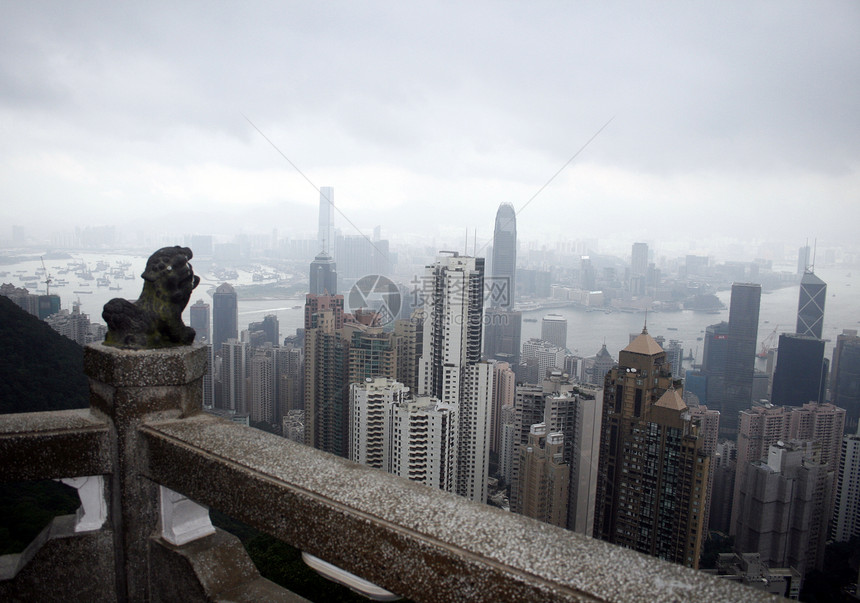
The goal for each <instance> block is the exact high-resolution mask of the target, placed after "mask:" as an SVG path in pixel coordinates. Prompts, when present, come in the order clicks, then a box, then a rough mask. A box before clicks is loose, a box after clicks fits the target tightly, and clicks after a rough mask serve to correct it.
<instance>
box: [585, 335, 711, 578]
mask: <svg viewBox="0 0 860 603" xmlns="http://www.w3.org/2000/svg"><path fill="white" fill-rule="evenodd" d="M668 369H669V367H668V362H667V361H666V352H665V351H663V349H662V348H661V347H660V345H659V344H658V343H657V342H656V341H654V339H653V338H652V337H651V336H650V335H649V334H648V332H647V330H644V329H643V331H642V334H641V335H640V336H639V337H637V338H636V339H635V340H634V341H633V342H632V343H631V344H630V345H628V346H627V347H626V348H624V350H622V351H621V352H620V354H619V360H618V367H616V368H614V369H612V370H611V371H610V372H609V373H608V374H607V376H606V381H605V385H604V394H603V422H602V426H601V437H600V460H599V481H598V486H597V502H596V514H595V522H594V535H595V537H598V538H601V539H603V540H607V541H609V542H612V543H615V544H619V545H621V546H624V547H627V548H631V549H634V550H637V551H639V552H642V553H646V554H650V555H654V556H656V557H659V558H661V559H666V560H670V561H674V562H676V563H681V564H683V565H687V566H689V567H693V568H697V567H698V564H699V556H700V553H701V547H702V542H703V536H704V531H705V528H706V526H705V525H704V519H705V497H706V490H707V485H708V479H709V477H708V474H709V472H710V459H709V457H708V455H707V454H706V453H705V452H704V450H703V446H704V439H703V438H702V436H701V435H700V434H699V432H698V425H697V424H696V422H694V421H693V420H692V419H691V418H690V415H689V412H688V410H687V406H686V404H684V401H683V399H682V396H681V393H682V392H681V390H680V381H675V380H674V379H673V378H672V373H671V372H670V371H669V370H668Z"/></svg>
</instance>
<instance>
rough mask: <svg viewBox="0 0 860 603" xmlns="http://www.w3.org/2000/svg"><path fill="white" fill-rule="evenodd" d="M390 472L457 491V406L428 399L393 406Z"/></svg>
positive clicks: (434, 486) (422, 398)
mask: <svg viewBox="0 0 860 603" xmlns="http://www.w3.org/2000/svg"><path fill="white" fill-rule="evenodd" d="M390 409H391V426H392V428H391V456H390V460H389V461H388V466H389V467H390V469H389V471H390V472H391V473H393V474H395V475H399V476H400V477H405V478H407V479H410V480H412V481H414V482H420V483H422V484H425V485H427V486H431V487H433V488H438V489H440V490H445V491H446V492H455V491H456V475H457V450H458V443H459V441H458V440H459V429H458V427H457V405H456V404H445V403H443V402H440V401H439V400H437V399H435V398H431V397H426V396H419V397H418V398H415V399H414V400H405V401H403V402H400V403H397V404H393V405H391V407H390Z"/></svg>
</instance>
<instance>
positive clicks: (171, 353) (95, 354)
mask: <svg viewBox="0 0 860 603" xmlns="http://www.w3.org/2000/svg"><path fill="white" fill-rule="evenodd" d="M207 362H208V352H207V349H206V347H205V346H182V347H176V348H161V349H155V350H125V349H120V348H115V347H110V346H106V345H104V344H101V343H91V344H89V345H87V346H86V347H85V348H84V372H85V373H86V374H87V376H89V377H90V378H92V379H95V380H97V381H101V382H102V383H109V384H111V385H112V386H114V387H157V386H161V385H184V384H186V383H190V382H191V381H194V380H195V379H199V378H200V377H202V376H203V375H204V374H206V365H207Z"/></svg>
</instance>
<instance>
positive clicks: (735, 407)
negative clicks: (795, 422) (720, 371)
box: [716, 283, 761, 438]
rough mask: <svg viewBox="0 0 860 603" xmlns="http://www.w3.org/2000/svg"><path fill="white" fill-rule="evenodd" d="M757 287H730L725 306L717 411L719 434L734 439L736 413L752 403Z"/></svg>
mask: <svg viewBox="0 0 860 603" xmlns="http://www.w3.org/2000/svg"><path fill="white" fill-rule="evenodd" d="M760 304H761V285H757V284H753V283H734V284H733V285H732V297H731V305H730V306H729V332H728V343H727V348H726V372H725V398H724V400H723V404H722V407H721V408H717V409H716V410H719V411H720V415H721V416H720V434H721V435H722V436H724V437H728V438H734V437H735V436H736V435H737V433H738V413H740V411H742V410H744V409H746V408H749V407H750V404H751V402H752V388H753V375H754V373H755V354H756V339H757V337H758V318H759V306H760Z"/></svg>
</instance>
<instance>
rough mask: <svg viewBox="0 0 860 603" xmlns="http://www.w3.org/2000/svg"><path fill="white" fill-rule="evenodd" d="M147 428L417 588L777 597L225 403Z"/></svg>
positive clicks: (182, 482)
mask: <svg viewBox="0 0 860 603" xmlns="http://www.w3.org/2000/svg"><path fill="white" fill-rule="evenodd" d="M142 431H143V434H144V438H145V439H146V441H147V447H148V450H149V453H150V458H149V466H148V472H149V473H148V475H150V476H151V477H152V478H153V479H155V480H156V481H158V482H159V483H162V484H164V485H165V486H167V487H169V488H172V489H174V490H176V491H178V492H182V493H184V494H186V495H187V496H189V497H191V498H193V499H194V500H197V501H199V502H201V503H203V504H207V505H210V506H212V507H213V508H217V509H219V510H221V511H223V512H225V513H227V514H229V515H231V516H233V517H235V518H237V519H240V520H242V521H245V522H247V523H249V524H251V525H254V526H255V527H257V528H260V529H262V530H264V531H266V532H268V533H270V534H272V535H274V536H276V537H278V538H281V539H283V540H285V541H287V542H290V543H291V544H294V545H295V546H298V547H300V548H302V549H303V550H306V551H308V552H309V553H311V554H314V555H317V556H318V557H321V558H323V559H326V560H327V561H330V562H332V563H334V564H335V565H338V566H340V567H343V568H344V569H346V570H347V571H350V572H353V573H355V574H357V575H360V576H362V577H363V578H365V579H367V580H370V581H371V582H374V583H376V584H378V585H380V586H382V587H383V588H386V589H388V590H391V591H392V592H397V593H399V594H402V595H405V596H408V597H410V598H413V599H416V600H422V601H450V600H468V601H518V600H530V601H537V600H540V601H550V600H559V601H616V602H628V601H643V602H646V601H647V602H651V601H709V602H711V603H715V602H718V601H726V602H735V601H740V600H745V601H750V602H753V601H773V600H778V599H775V598H773V597H770V596H767V595H764V594H763V593H761V592H760V591H755V590H751V589H748V588H746V587H743V586H739V585H736V584H732V583H729V582H726V581H722V580H718V579H716V578H713V577H710V576H706V575H704V574H701V573H699V572H696V571H693V570H691V569H688V568H684V567H682V566H679V565H675V564H671V563H668V562H663V561H659V560H657V559H655V558H653V557H647V556H645V555H640V554H638V553H635V552H633V551H630V550H626V549H622V548H619V547H616V546H613V545H610V544H608V543H605V542H601V541H598V540H594V539H591V538H586V537H584V536H581V535H579V534H574V533H572V532H569V531H566V530H562V529H560V528H556V527H554V526H550V525H548V524H545V523H540V522H536V521H533V520H531V519H528V518H526V517H523V516H520V515H515V514H511V513H506V512H503V511H500V510H498V509H494V508H491V507H488V506H486V505H480V504H477V503H472V502H470V501H468V500H466V499H463V498H460V497H457V496H454V495H452V494H448V493H445V492H441V491H438V490H435V489H432V488H428V487H426V486H423V485H420V484H417V483H413V482H409V481H406V480H403V479H400V478H397V477H395V476H393V475H389V474H387V473H384V472H381V471H378V470H375V469H371V468H368V467H364V466H361V465H358V464H355V463H351V462H349V461H347V460H345V459H341V458H338V457H334V456H332V455H328V454H325V453H322V452H319V451H316V450H313V449H311V448H308V447H305V446H302V445H300V444H296V443H294V442H290V441H287V440H284V439H283V438H279V437H276V436H273V435H270V434H265V433H262V432H259V431H257V430H252V429H248V428H244V427H241V426H239V425H235V424H233V423H230V422H227V421H222V420H219V419H216V418H214V417H209V416H204V415H199V416H197V417H193V418H190V419H186V420H182V421H169V422H162V423H154V424H150V425H147V426H145V427H143V428H142Z"/></svg>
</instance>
